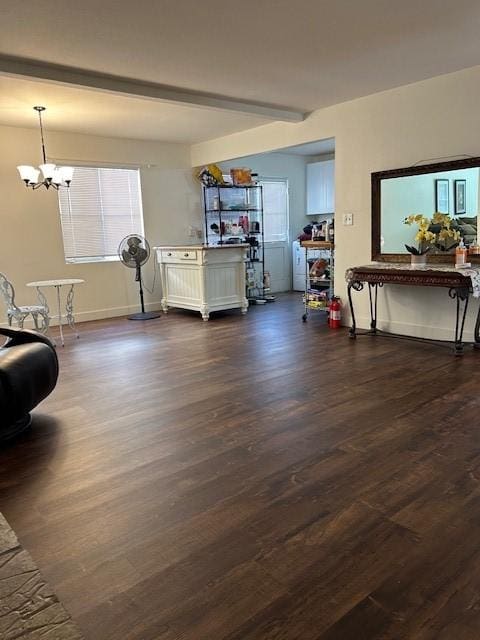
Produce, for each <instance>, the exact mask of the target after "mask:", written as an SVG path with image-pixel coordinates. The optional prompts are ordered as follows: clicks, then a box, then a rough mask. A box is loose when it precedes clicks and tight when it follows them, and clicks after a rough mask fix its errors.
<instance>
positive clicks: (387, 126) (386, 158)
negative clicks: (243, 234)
mask: <svg viewBox="0 0 480 640" xmlns="http://www.w3.org/2000/svg"><path fill="white" fill-rule="evenodd" d="M479 104H480V67H474V68H472V69H467V70H464V71H461V72H458V73H453V74H449V75H445V76H440V77H437V78H433V79H431V80H427V81H424V82H419V83H416V84H412V85H408V86H404V87H400V88H398V89H394V90H391V91H386V92H382V93H378V94H375V95H372V96H368V97H365V98H361V99H359V100H354V101H351V102H346V103H343V104H339V105H336V106H333V107H329V108H326V109H322V110H319V111H315V112H314V113H312V114H311V115H310V116H309V117H308V118H307V119H306V120H305V121H304V122H302V123H298V124H291V123H273V124H269V125H265V126H262V127H257V128H255V129H252V130H250V131H246V132H242V133H237V134H234V135H231V136H226V137H224V138H219V139H217V140H211V141H208V142H204V143H201V144H197V145H194V146H193V147H192V164H193V165H199V164H204V163H207V162H220V161H222V160H224V159H230V158H235V157H240V156H245V155H251V154H255V153H263V152H267V151H271V150H274V149H278V148H283V147H287V146H290V145H297V144H303V143H305V142H311V141H313V140H321V139H326V138H332V137H334V138H335V187H336V214H337V215H336V219H337V225H336V229H335V238H336V245H337V252H336V270H335V271H336V283H335V288H336V291H337V293H338V294H339V295H340V296H341V298H342V301H343V302H344V303H345V302H346V286H345V282H344V273H345V270H346V269H347V267H349V266H352V265H361V264H365V263H368V262H370V259H371V198H370V174H371V173H372V172H374V171H381V170H386V169H394V168H397V167H404V166H409V165H412V164H414V163H417V162H419V161H422V160H428V159H430V160H431V159H432V158H440V157H443V158H444V157H446V156H457V155H464V154H468V155H472V156H478V155H480V137H479V136H478V135H477V132H478V131H480V109H479V108H478V105H479ZM347 212H348V213H350V212H351V213H353V214H354V225H353V226H342V225H341V224H339V222H340V220H341V219H342V216H343V214H344V213H347ZM354 295H355V299H356V301H357V302H356V304H357V314H358V320H359V323H360V326H364V327H365V326H368V303H367V299H366V294H365V292H364V293H362V294H354ZM380 298H381V301H380V305H379V316H380V319H381V322H380V326H383V327H384V328H390V329H392V330H396V331H403V332H405V333H410V334H415V335H427V336H431V335H435V336H436V337H441V338H450V337H451V335H452V323H453V305H452V303H451V301H450V300H448V297H447V295H446V292H445V291H443V290H435V291H433V290H429V291H425V290H421V289H418V290H415V289H413V288H409V287H404V288H403V289H401V288H400V287H396V288H395V287H386V288H385V290H384V291H382V294H381V296H380ZM477 306H478V303H475V304H472V305H471V310H470V316H469V324H468V326H467V329H468V330H471V327H472V320H473V316H472V313H473V310H475V312H476V309H477Z"/></svg>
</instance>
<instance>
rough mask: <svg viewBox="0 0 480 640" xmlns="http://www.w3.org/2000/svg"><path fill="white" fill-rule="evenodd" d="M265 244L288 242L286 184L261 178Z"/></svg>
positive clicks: (283, 181) (285, 182) (281, 181)
mask: <svg viewBox="0 0 480 640" xmlns="http://www.w3.org/2000/svg"><path fill="white" fill-rule="evenodd" d="M260 184H261V185H262V186H263V219H264V225H265V242H286V241H287V240H288V182H287V180H280V179H277V180H275V179H273V178H272V179H270V178H262V179H261V181H260Z"/></svg>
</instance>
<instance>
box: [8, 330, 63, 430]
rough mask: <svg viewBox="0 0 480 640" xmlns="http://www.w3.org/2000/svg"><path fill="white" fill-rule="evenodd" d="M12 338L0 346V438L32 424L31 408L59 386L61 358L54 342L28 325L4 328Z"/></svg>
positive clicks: (9, 337)
mask: <svg viewBox="0 0 480 640" xmlns="http://www.w3.org/2000/svg"><path fill="white" fill-rule="evenodd" d="M2 335H3V336H6V337H7V338H8V340H7V341H6V343H5V344H4V345H3V346H2V347H0V440H6V439H9V438H12V437H14V436H16V435H17V434H18V433H20V432H21V431H23V430H24V429H26V428H27V427H28V426H30V423H31V416H30V411H31V410H32V409H33V408H34V407H36V406H37V404H38V403H39V402H41V401H42V400H43V399H44V398H46V397H47V396H48V395H49V394H50V393H51V392H52V391H53V389H54V388H55V385H56V384H57V379H58V359H57V353H56V351H55V348H54V346H53V344H52V342H51V341H50V340H49V339H48V338H47V337H46V336H44V335H42V334H40V333H37V332H35V331H28V330H27V329H15V328H8V329H7V328H1V327H0V336H2Z"/></svg>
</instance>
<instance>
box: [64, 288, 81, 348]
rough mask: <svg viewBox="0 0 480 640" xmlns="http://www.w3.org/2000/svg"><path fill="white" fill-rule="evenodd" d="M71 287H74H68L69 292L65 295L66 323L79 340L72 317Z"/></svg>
mask: <svg viewBox="0 0 480 640" xmlns="http://www.w3.org/2000/svg"><path fill="white" fill-rule="evenodd" d="M73 287H74V285H73V284H72V285H71V286H70V291H69V292H68V294H67V304H66V310H67V322H68V325H69V327H70V329H71V330H72V331H73V332H74V334H75V335H76V337H77V338H79V337H80V336H79V335H78V331H77V328H76V326H75V317H74V315H73Z"/></svg>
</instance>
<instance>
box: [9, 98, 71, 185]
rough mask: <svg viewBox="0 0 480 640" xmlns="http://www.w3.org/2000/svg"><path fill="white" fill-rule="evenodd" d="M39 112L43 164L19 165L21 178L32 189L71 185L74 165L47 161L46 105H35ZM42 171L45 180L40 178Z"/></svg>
mask: <svg viewBox="0 0 480 640" xmlns="http://www.w3.org/2000/svg"><path fill="white" fill-rule="evenodd" d="M33 108H34V109H35V111H36V112H37V113H38V120H39V123H40V137H41V139H42V155H43V164H40V165H39V167H40V169H35V167H30V166H29V165H26V164H22V165H20V166H19V167H17V169H18V172H19V174H20V178H21V179H22V180H23V181H24V183H25V186H27V187H31V188H32V189H38V187H41V186H42V185H43V186H44V187H45V188H46V189H50V187H53V188H54V189H57V191H58V189H59V188H60V187H69V186H70V183H71V181H72V177H73V167H57V166H56V165H55V164H52V163H50V162H47V154H46V153H45V140H44V139H43V125H42V111H45V107H33ZM40 171H41V172H42V175H43V180H39V179H38V178H39V176H40Z"/></svg>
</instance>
